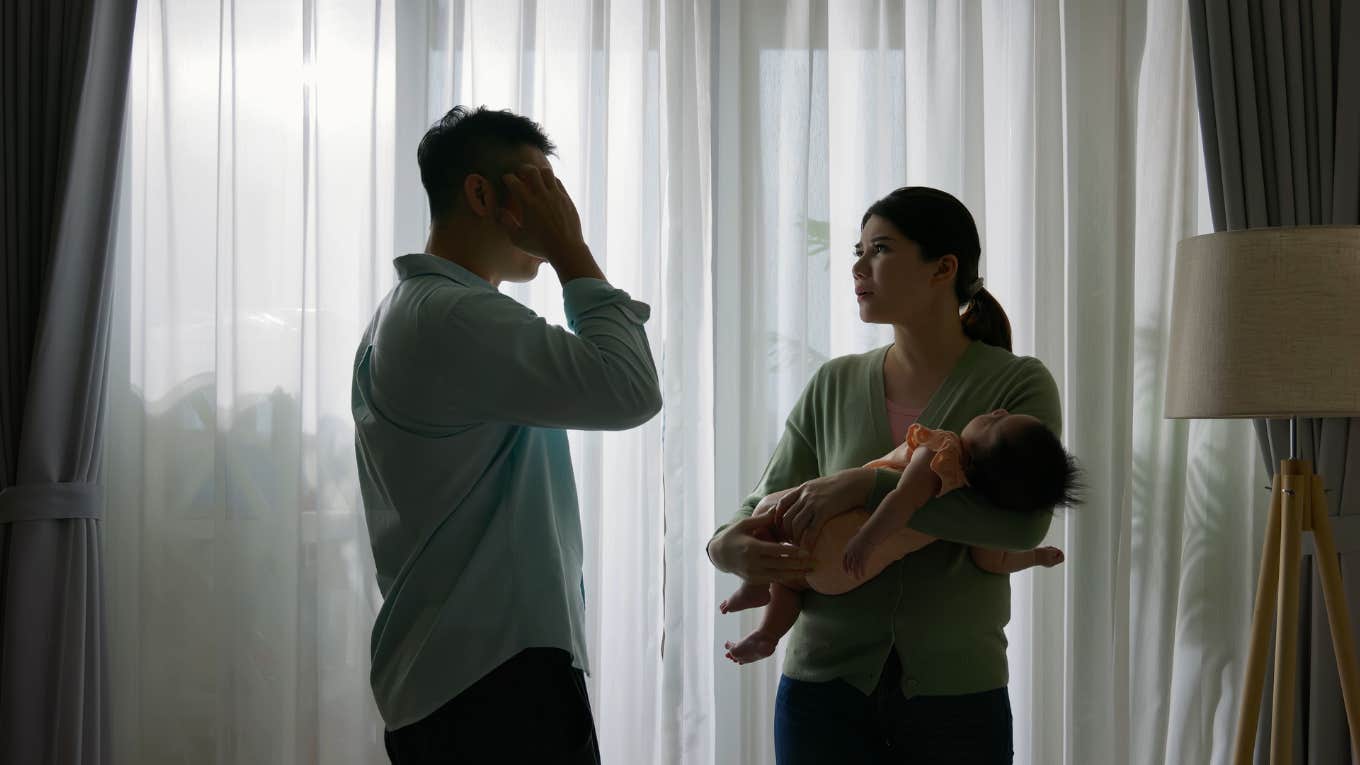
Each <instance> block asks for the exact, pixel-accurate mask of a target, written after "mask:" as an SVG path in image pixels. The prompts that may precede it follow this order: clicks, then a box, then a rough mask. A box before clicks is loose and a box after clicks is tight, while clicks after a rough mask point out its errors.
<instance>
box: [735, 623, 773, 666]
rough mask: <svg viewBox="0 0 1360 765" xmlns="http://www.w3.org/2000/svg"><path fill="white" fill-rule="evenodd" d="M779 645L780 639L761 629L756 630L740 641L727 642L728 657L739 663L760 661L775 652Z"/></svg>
mask: <svg viewBox="0 0 1360 765" xmlns="http://www.w3.org/2000/svg"><path fill="white" fill-rule="evenodd" d="M776 645H779V639H778V638H774V637H770V636H769V635H766V634H765V633H764V632H761V631H760V630H756V631H755V632H752V633H751V634H749V635H747V636H746V637H744V638H742V639H741V642H739V643H733V642H730V641H729V642H728V643H727V646H726V647H727V658H729V659H731V660H732V661H735V662H736V663H738V664H750V663H751V662H755V661H760V660H761V659H764V658H766V657H768V656H769V655H770V654H772V653H774V647H775V646H776Z"/></svg>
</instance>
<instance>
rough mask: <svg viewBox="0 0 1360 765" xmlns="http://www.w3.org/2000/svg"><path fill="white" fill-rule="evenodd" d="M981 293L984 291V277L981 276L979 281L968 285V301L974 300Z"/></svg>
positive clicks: (975, 280) (976, 280)
mask: <svg viewBox="0 0 1360 765" xmlns="http://www.w3.org/2000/svg"><path fill="white" fill-rule="evenodd" d="M981 291H982V277H981V276H979V277H978V278H977V279H974V280H973V283H972V284H970V285H968V299H969V300H971V299H973V296H974V295H976V294H978V293H979V292H981Z"/></svg>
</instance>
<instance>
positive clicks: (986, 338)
mask: <svg viewBox="0 0 1360 765" xmlns="http://www.w3.org/2000/svg"><path fill="white" fill-rule="evenodd" d="M981 281H982V280H981V279H979V280H978V284H977V289H976V290H975V291H974V292H973V295H972V297H970V298H969V299H968V310H966V311H964V312H963V317H962V318H963V333H964V334H965V335H968V337H970V338H972V339H974V340H981V341H982V342H984V343H986V344H988V345H995V346H996V347H998V348H1005V349H1006V350H1008V351H1009V350H1011V320H1010V319H1009V318H1008V317H1007V316H1006V311H1005V309H1003V308H1002V307H1001V304H1000V303H998V302H997V300H996V298H995V297H993V296H992V293H990V292H988V291H987V290H986V288H984V287H983V286H982V284H981Z"/></svg>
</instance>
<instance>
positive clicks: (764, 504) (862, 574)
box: [720, 409, 1079, 664]
mask: <svg viewBox="0 0 1360 765" xmlns="http://www.w3.org/2000/svg"><path fill="white" fill-rule="evenodd" d="M865 467H887V468H893V469H896V470H901V471H902V478H901V480H900V481H898V483H897V486H896V487H895V488H894V489H893V490H892V491H890V492H888V495H887V496H886V497H884V498H883V501H882V502H881V503H880V504H879V506H878V509H876V510H875V511H874V512H873V514H872V515H870V514H869V513H866V512H864V511H863V510H852V511H849V512H846V513H843V514H841V515H838V516H836V517H835V518H832V519H831V520H830V521H828V522H827V523H826V524H825V525H824V526H823V528H822V529H821V531H820V532H819V533H818V534H817V535H816V537H815V538H811V539H810V538H805V539H803V540H802V546H803V547H804V548H805V549H808V550H811V551H812V559H813V570H812V572H811V573H809V574H808V575H807V576H806V577H805V579H804V580H802V581H800V582H797V583H794V584H792V585H790V584H787V583H785V584H781V583H778V582H775V583H772V584H770V585H768V586H766V585H756V584H751V583H749V582H748V583H745V584H743V585H742V586H741V587H740V588H739V589H738V590H737V591H736V592H735V593H733V594H732V596H731V597H730V598H728V599H727V600H724V601H723V602H722V605H721V607H720V608H721V610H722V612H723V613H731V612H733V611H741V610H744V609H747V608H753V607H757V606H764V605H767V604H768V605H769V607H768V608H767V609H765V614H764V617H763V618H762V620H761V623H760V626H759V627H758V628H756V630H755V631H754V632H752V633H751V634H749V635H747V636H746V637H745V638H743V639H742V640H741V642H738V643H730V642H729V643H727V658H729V659H731V660H732V661H735V662H736V663H738V664H747V663H750V662H753V661H759V660H760V659H763V658H765V657H767V656H769V655H770V654H772V653H774V648H775V646H776V645H777V644H778V643H779V639H780V638H782V637H783V636H784V635H785V634H787V633H788V631H789V630H790V629H792V628H793V623H794V622H795V621H797V619H798V613H799V610H800V608H801V604H800V598H799V595H798V590H801V589H806V588H811V589H813V590H816V591H817V592H820V593H822V594H824V595H840V594H842V593H846V592H849V591H850V590H853V589H855V588H856V587H858V586H859V585H861V584H863V583H864V582H865V581H867V580H869V579H872V578H873V577H875V576H877V575H878V574H879V573H881V572H882V571H883V569H885V568H887V567H888V566H889V565H890V564H892V563H893V562H894V561H896V560H897V559H899V558H901V557H902V556H904V555H906V554H908V553H910V552H914V551H916V550H919V549H921V548H922V547H925V546H926V545H928V544H930V543H931V542H934V541H935V538H934V537H930V536H927V535H925V534H922V533H920V532H918V531H913V530H912V529H909V528H907V523H908V522H909V521H910V520H911V517H912V515H913V514H915V513H916V511H917V510H918V509H920V507H921V506H922V505H924V504H925V503H926V502H928V501H929V500H930V499H931V498H933V497H938V496H940V495H943V494H945V493H946V492H949V491H953V490H954V489H957V488H959V487H960V486H971V487H973V488H974V489H976V490H977V491H978V492H979V493H980V494H982V496H983V497H984V498H986V500H987V501H988V502H990V503H992V504H993V505H996V506H997V507H1000V508H1002V509H1005V510H1011V511H1014V512H1020V513H1037V512H1049V511H1050V510H1051V509H1052V508H1054V507H1055V506H1058V505H1072V504H1076V503H1077V502H1078V501H1079V500H1078V499H1077V497H1076V492H1077V488H1078V485H1077V474H1078V470H1077V467H1076V462H1075V461H1074V460H1073V459H1072V457H1071V456H1070V455H1068V453H1067V451H1066V450H1065V449H1063V446H1062V442H1061V441H1059V440H1058V437H1057V436H1056V435H1054V434H1053V432H1052V431H1050V430H1049V429H1048V428H1047V427H1046V426H1045V425H1044V424H1043V423H1041V422H1040V421H1039V420H1037V419H1036V418H1034V417H1031V416H1029V415H1024V414H1010V413H1009V412H1007V411H1006V410H1004V409H998V410H996V411H994V412H991V413H989V414H983V415H979V416H977V417H974V418H973V419H972V420H971V421H970V422H969V423H968V424H967V425H966V426H964V429H963V432H962V433H960V434H958V435H955V434H953V433H950V432H948V431H944V430H929V429H927V428H924V427H921V426H920V425H912V426H911V428H910V429H908V430H907V438H906V442H905V443H903V444H902V445H901V446H899V447H897V448H896V449H894V450H893V451H892V452H890V453H889V454H887V455H886V456H884V457H883V458H881V459H878V460H874V461H873V462H870V463H869V464H868V465H866V466H865ZM790 491H792V489H786V490H784V491H779V492H775V493H773V494H770V495H768V496H766V497H765V498H764V499H762V500H761V501H760V504H758V505H756V508H755V510H754V511H753V513H752V514H753V515H765V514H768V513H772V512H774V513H777V510H776V508H777V507H778V505H779V500H780V499H781V498H783V497H784V495H786V494H788V493H789V492H790ZM774 528H776V529H777V528H778V523H777V521H776V523H775V524H774ZM785 541H787V540H785ZM969 552H970V554H971V556H972V559H973V562H974V563H975V564H977V566H978V567H979V568H981V569H982V570H984V571H989V572H992V573H994V574H1011V573H1015V572H1017V571H1023V570H1024V569H1027V568H1030V567H1033V566H1056V565H1057V564H1059V563H1061V562H1062V561H1063V554H1062V551H1061V550H1058V549H1057V548H1054V547H1040V548H1038V549H1035V550H1026V551H1024V552H1005V551H1002V550H984V549H981V548H977V547H973V548H970V551H969Z"/></svg>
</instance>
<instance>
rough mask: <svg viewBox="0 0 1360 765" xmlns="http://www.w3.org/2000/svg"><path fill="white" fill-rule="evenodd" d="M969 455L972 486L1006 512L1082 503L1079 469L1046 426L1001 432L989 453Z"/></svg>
mask: <svg viewBox="0 0 1360 765" xmlns="http://www.w3.org/2000/svg"><path fill="white" fill-rule="evenodd" d="M968 457H969V461H968V466H967V467H966V468H964V475H966V476H967V477H968V484H969V485H970V486H972V487H973V488H974V489H976V490H977V491H978V492H979V493H981V494H982V496H984V497H986V498H987V501H988V502H991V503H992V504H993V505H996V506H997V507H1000V508H1002V509H1003V510H1014V511H1016V512H1037V511H1040V510H1052V509H1053V508H1055V507H1058V506H1060V505H1062V506H1067V507H1071V506H1074V505H1079V504H1081V501H1082V498H1081V492H1082V488H1083V487H1082V484H1081V468H1079V467H1077V461H1076V460H1075V459H1073V457H1072V455H1070V454H1068V453H1067V450H1066V449H1064V448H1063V445H1062V441H1061V440H1059V439H1058V436H1057V434H1055V433H1054V432H1053V431H1051V430H1049V429H1048V428H1047V427H1045V426H1044V425H1043V424H1042V423H1039V422H1035V423H1033V424H1032V425H1030V426H1029V427H1026V428H1024V429H1020V430H1018V431H1016V432H1011V433H1007V434H1003V435H1001V437H1000V440H998V441H997V442H996V445H995V446H993V447H992V448H991V449H989V450H988V451H987V452H985V453H983V454H969V455H968Z"/></svg>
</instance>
